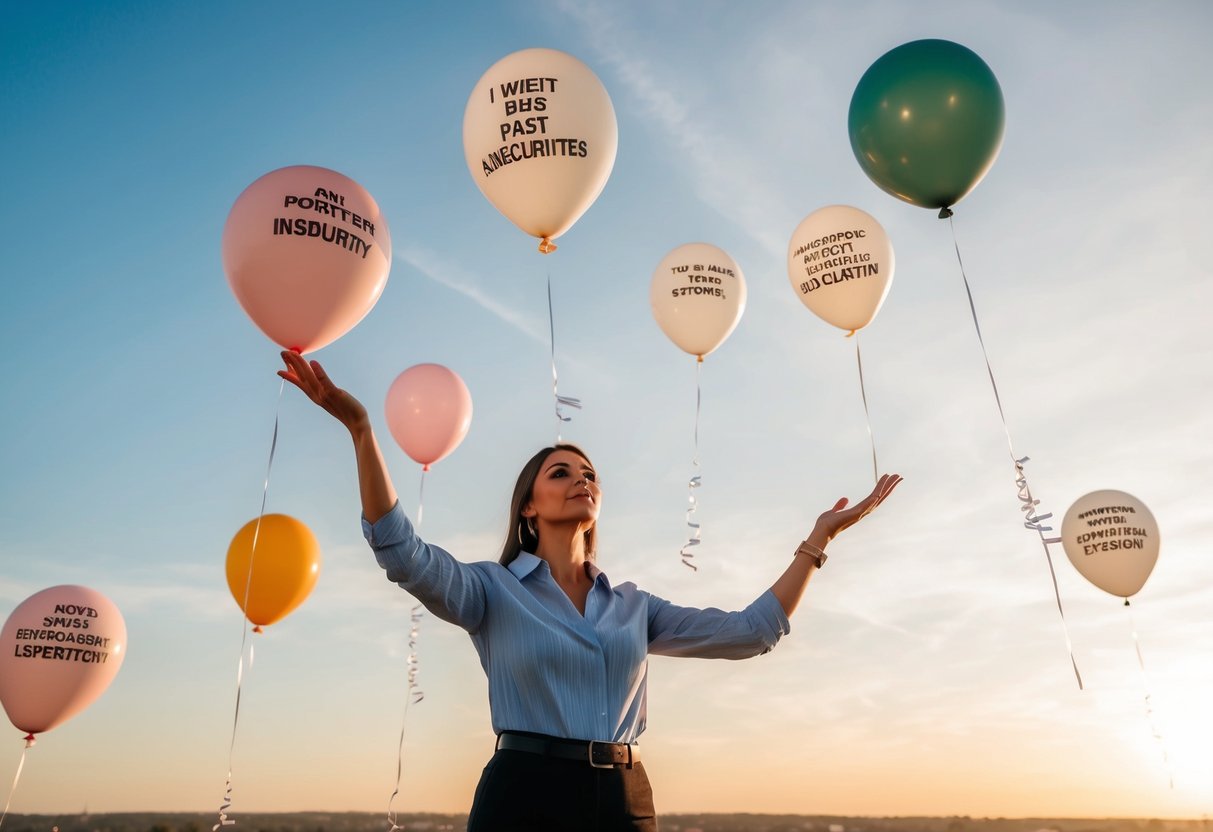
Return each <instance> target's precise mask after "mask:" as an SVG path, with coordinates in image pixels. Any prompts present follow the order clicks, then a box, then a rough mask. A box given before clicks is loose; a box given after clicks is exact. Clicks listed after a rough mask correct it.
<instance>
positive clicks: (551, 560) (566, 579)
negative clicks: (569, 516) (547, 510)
mask: <svg viewBox="0 0 1213 832" xmlns="http://www.w3.org/2000/svg"><path fill="white" fill-rule="evenodd" d="M585 532H586V527H584V526H583V525H582V524H581V523H558V524H548V523H542V522H541V523H540V525H539V545H538V546H536V547H535V556H536V557H538V558H542V559H543V560H544V561H546V562H547V565H548V569H550V570H551V572H552V577H553V578H555V579H556V582H557V583H576V582H578V581H581V580H585V579H588V575H587V573H586V571H585V563H586V561H587V560H589V557H588V556H587V553H586V551H585Z"/></svg>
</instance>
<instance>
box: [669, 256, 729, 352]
mask: <svg viewBox="0 0 1213 832" xmlns="http://www.w3.org/2000/svg"><path fill="white" fill-rule="evenodd" d="M745 299H746V287H745V276H744V275H742V273H741V267H740V266H738V265H737V262H736V261H735V260H733V258H732V257H730V256H729V255H728V253H727V252H725V251H724V250H722V249H719V248H717V247H716V246H714V245H710V244H708V243H687V244H686V245H682V246H679V247H678V248H676V249H674V250H673V251H671V252H670V253H669V254H667V255H666V256H665V258H664V259H663V260H662V261H661V262H660V263H658V264H657V268H656V269H655V270H654V271H653V281H652V283H651V284H650V285H649V303H650V304H651V305H652V307H653V317H654V318H655V319H656V320H657V325H658V326H660V327H661V330H662V332H664V333H665V334H666V335H667V336H668V337H669V339H670V340H671V341H673V342H674V343H675V344H676V345H678V347H679V348H681V349H683V350H685V351H686V352H689V353H690V354H691V355H695V356H698V357H699V360H700V361H702V360H703V357H704V356H705V355H707V354H709V353H710V352H712V351H713V350H715V349H716V348H717V347H719V346H720V345H721V344H722V343H724V339H726V338H728V337H729V335H730V334H731V333H732V332H733V330H734V329H735V328H736V327H737V322H738V321H740V320H741V313H742V312H744V311H745Z"/></svg>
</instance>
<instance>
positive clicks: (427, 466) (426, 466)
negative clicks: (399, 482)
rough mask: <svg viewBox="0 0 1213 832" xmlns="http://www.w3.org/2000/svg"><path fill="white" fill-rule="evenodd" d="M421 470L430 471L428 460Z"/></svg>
mask: <svg viewBox="0 0 1213 832" xmlns="http://www.w3.org/2000/svg"><path fill="white" fill-rule="evenodd" d="M421 470H422V471H428V470H430V464H429V463H428V462H427V463H426V464H425V465H422V466H421Z"/></svg>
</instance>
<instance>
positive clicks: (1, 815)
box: [0, 734, 38, 826]
mask: <svg viewBox="0 0 1213 832" xmlns="http://www.w3.org/2000/svg"><path fill="white" fill-rule="evenodd" d="M37 741H38V740H37V739H36V738H35V737H34V735H33V734H26V735H25V748H23V749H21V759H20V760H18V761H17V773H16V774H14V775H13V785H12V786H10V787H9V790H8V800H6V801H5V802H4V811H3V812H0V826H3V825H4V819H5V818H6V817H8V808H9V807H10V806H12V805H13V794H14V793H15V792H16V791H17V782H18V781H19V780H20V779H21V769H23V768H25V753H26V752H27V751H29V750H30V749H31V748H33V747H34V743H36V742H37Z"/></svg>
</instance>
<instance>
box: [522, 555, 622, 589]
mask: <svg viewBox="0 0 1213 832" xmlns="http://www.w3.org/2000/svg"><path fill="white" fill-rule="evenodd" d="M540 565H543V566H544V567H546V566H547V563H546V561H544V559H543V558H541V557H539V556H538V555H533V554H531V553H530V552H519V553H518V556H517V557H516V558H514V559H513V560H512V561H510V564H509V566H507V567H506V568H507V569H509V570H510V572H511V574H513V576H514V577H515V578H517V579H518V580H519V581H521V580H523V579H524V578H526V576H527V575H529V574H531V573H532V572H534V571H535V570H536V569H538V568H539V566H540ZM600 576H601V578H602V580H603V582H605V583H606V585H607V587H610V585H611V582H610V580H608V578H607V576H606V573H605V572H603V571H602V570H601V569H599V568H598V566H597V565H596V564H595V563H594V562H593V561H590V580H592V581H597V580H598V578H599V577H600Z"/></svg>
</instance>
